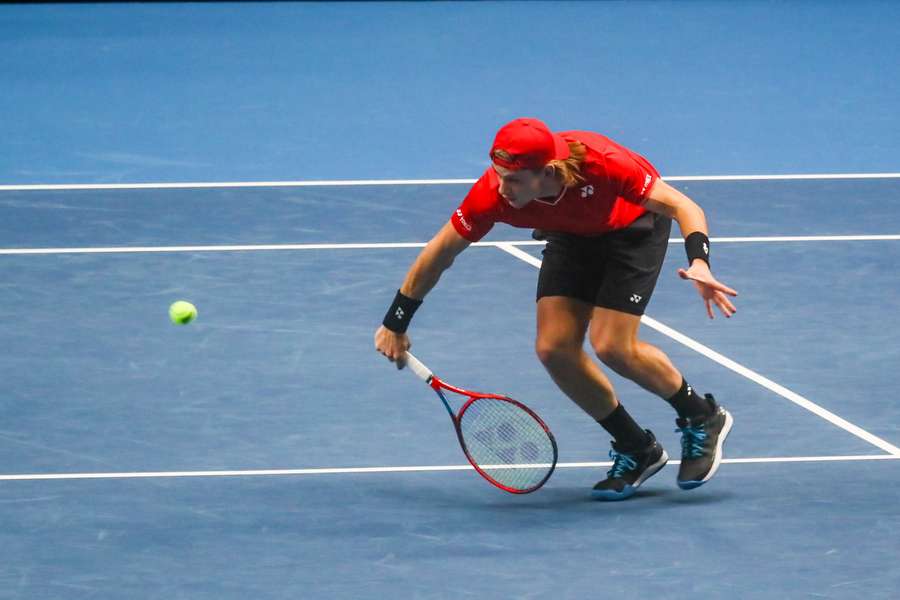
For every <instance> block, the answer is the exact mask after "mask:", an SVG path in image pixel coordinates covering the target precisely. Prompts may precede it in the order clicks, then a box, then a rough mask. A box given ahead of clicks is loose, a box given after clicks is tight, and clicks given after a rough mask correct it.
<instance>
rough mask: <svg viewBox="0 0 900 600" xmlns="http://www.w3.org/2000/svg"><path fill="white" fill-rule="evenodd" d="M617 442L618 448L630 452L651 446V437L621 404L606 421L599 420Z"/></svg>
mask: <svg viewBox="0 0 900 600" xmlns="http://www.w3.org/2000/svg"><path fill="white" fill-rule="evenodd" d="M597 422H598V423H600V425H602V426H603V429H605V430H606V431H608V432H609V434H610V435H611V436H613V439H615V441H616V446H619V447H621V448H627V449H629V450H643V449H644V448H646V447H647V446H648V445H650V436H649V435H647V432H646V431H644V430H643V429H641V427H640V425H638V424H637V423H635V422H634V419H632V418H631V415H629V414H628V411H627V410H625V407H624V406H622V405H621V404H619V406H617V407H616V409H615V410H614V411H612V412H611V413H610V414H609V416H607V417H606V418H605V419H602V420H601V419H598V420H597Z"/></svg>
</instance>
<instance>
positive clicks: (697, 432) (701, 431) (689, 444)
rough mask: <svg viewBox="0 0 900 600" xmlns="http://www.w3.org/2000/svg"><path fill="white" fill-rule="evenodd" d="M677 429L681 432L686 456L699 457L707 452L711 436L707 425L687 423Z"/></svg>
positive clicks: (682, 446) (682, 445) (683, 451)
mask: <svg viewBox="0 0 900 600" xmlns="http://www.w3.org/2000/svg"><path fill="white" fill-rule="evenodd" d="M675 431H676V432H677V431H680V432H681V452H682V454H683V455H684V458H699V457H701V456H703V454H704V453H705V452H706V440H707V438H709V434H708V433H706V426H705V425H703V424H699V425H693V426H692V425H685V426H684V427H679V428H678V429H676V430H675Z"/></svg>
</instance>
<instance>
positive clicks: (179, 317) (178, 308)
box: [169, 300, 197, 325]
mask: <svg viewBox="0 0 900 600" xmlns="http://www.w3.org/2000/svg"><path fill="white" fill-rule="evenodd" d="M169 318H170V319H172V322H173V323H175V324H176V325H187V324H188V323H190V322H191V321H193V320H194V319H196V318H197V307H196V306H194V305H193V304H191V303H190V302H186V301H184V300H179V301H178V302H173V303H172V306H170V307H169Z"/></svg>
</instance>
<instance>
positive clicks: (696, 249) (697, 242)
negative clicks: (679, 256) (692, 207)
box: [684, 231, 709, 265]
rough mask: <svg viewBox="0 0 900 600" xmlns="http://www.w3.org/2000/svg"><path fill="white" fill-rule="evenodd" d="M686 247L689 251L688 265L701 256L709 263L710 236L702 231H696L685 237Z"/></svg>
mask: <svg viewBox="0 0 900 600" xmlns="http://www.w3.org/2000/svg"><path fill="white" fill-rule="evenodd" d="M684 249H685V250H686V251H687V257H688V265H690V264H691V263H693V262H694V259H695V258H699V259H700V260H702V261H704V262H705V263H706V264H707V265H709V238H708V237H706V234H705V233H703V232H701V231H695V232H694V233H692V234H691V235H689V236H687V237H686V238H684Z"/></svg>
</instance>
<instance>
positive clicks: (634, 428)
mask: <svg viewBox="0 0 900 600" xmlns="http://www.w3.org/2000/svg"><path fill="white" fill-rule="evenodd" d="M549 240H550V241H549V243H548V244H547V248H546V249H545V250H544V261H543V265H542V267H541V274H540V277H539V280H538V293H537V297H538V302H537V340H536V343H535V350H536V352H537V355H538V357H539V358H540V360H541V362H542V363H543V364H544V367H545V368H546V369H547V372H548V373H549V374H550V376H551V378H552V379H553V381H554V382H556V384H557V385H558V386H559V388H560V389H561V390H562V391H563V392H564V393H565V394H566V395H567V396H568V397H569V398H571V399H572V400H573V401H574V402H575V403H576V404H578V405H579V406H580V407H581V408H582V409H583V410H584V411H585V412H587V413H588V414H589V415H591V416H592V417H593V418H594V419H595V420H596V421H597V422H598V423H600V425H601V426H603V428H604V429H606V431H607V432H609V433H610V435H611V436H612V437H613V439H614V442H613V454H614V458H615V457H620V458H616V460H615V463H616V464H615V465H614V467H613V469H612V470H610V472H609V473H608V477H607V479H606V480H604V481H603V482H600V483H599V484H598V486H597V487H595V492H594V493H595V495H596V496H598V497H600V498H603V499H612V500H619V499H623V498H627V497H628V496H630V495H632V494H633V493H634V491H635V490H636V489H637V487H638V486H640V484H641V483H642V482H643V481H644V480H645V479H646V478H647V477H649V476H650V475H652V474H653V473H655V472H656V471H658V470H659V469H660V468H662V466H663V465H665V463H666V460H667V459H668V456H667V455H666V454H665V452H664V451H663V450H662V448H661V447H660V446H659V445H658V444H657V443H656V441H655V439H654V437H653V434H652V433H650V432H649V431H646V430H644V429H642V428H641V427H640V426H639V425H638V424H637V423H636V422H635V421H634V419H633V418H632V417H631V415H629V413H628V411H626V410H625V407H624V406H622V405H621V404H620V403H619V402H618V400H617V398H616V395H615V391H614V390H613V387H612V384H611V383H610V382H609V379H607V377H606V376H605V375H604V374H603V373H602V371H601V370H600V369H599V367H598V366H597V364H596V363H595V362H594V361H593V360H592V359H591V357H590V356H589V355H588V354H587V353H586V352H585V351H584V338H585V333H586V330H587V327H588V323H589V321H590V319H591V315H592V311H593V303H592V302H588V300H587V299H592V298H593V297H594V296H595V295H596V292H597V289H598V287H599V285H600V283H601V282H602V272H599V271H597V270H595V269H591V268H586V265H585V264H584V263H586V262H590V259H591V257H592V256H593V255H594V253H593V252H591V251H590V250H591V249H592V248H595V247H596V242H591V241H585V240H579V239H577V238H575V237H572V236H559V235H551V236H550V237H549ZM648 449H650V450H652V451H649V452H647V450H648ZM638 455H639V459H638V461H637V462H634V461H633V460H632V457H633V456H638ZM646 458H649V459H651V460H649V462H648V461H647V460H644V459H646Z"/></svg>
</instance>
